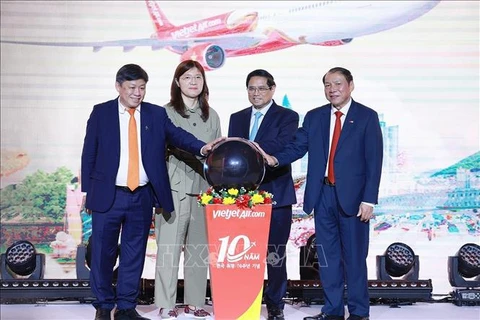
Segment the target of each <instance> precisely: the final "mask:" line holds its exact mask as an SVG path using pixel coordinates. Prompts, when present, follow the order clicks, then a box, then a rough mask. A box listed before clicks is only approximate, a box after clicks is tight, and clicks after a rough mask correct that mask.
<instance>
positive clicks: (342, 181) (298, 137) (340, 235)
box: [264, 67, 383, 320]
mask: <svg viewBox="0 0 480 320" xmlns="http://www.w3.org/2000/svg"><path fill="white" fill-rule="evenodd" d="M323 84H324V91H325V97H326V98H327V100H328V101H330V103H329V104H327V105H324V106H322V107H319V108H315V109H313V110H311V111H309V112H308V113H307V115H306V116H305V120H304V122H303V125H302V127H301V128H299V129H298V131H297V133H296V134H295V139H294V140H293V142H291V143H290V144H288V145H287V146H286V147H285V148H284V149H283V150H282V151H280V152H277V153H275V154H274V155H273V156H270V155H268V154H264V157H265V159H266V161H267V162H268V164H269V165H270V166H274V167H275V166H284V165H285V164H287V163H291V162H293V161H295V160H297V159H300V158H301V157H303V156H304V155H305V154H306V153H307V152H308V169H307V177H308V178H307V182H306V188H305V197H304V206H303V209H304V211H305V212H306V213H311V212H312V210H313V211H314V221H315V236H316V243H317V253H318V257H319V265H320V279H321V281H322V288H323V292H324V297H325V304H324V306H323V307H322V312H321V313H320V314H318V315H315V316H309V317H305V318H304V320H317V319H332V320H337V319H338V320H340V319H341V320H343V319H344V313H345V310H344V309H345V308H344V288H345V285H347V304H348V311H349V317H348V320H367V319H369V313H370V307H369V296H368V278H367V262H366V260H367V255H368V246H369V226H370V225H369V221H370V219H371V218H372V217H373V209H374V205H375V204H376V203H377V201H378V190H379V185H380V176H381V171H382V159H383V139H382V131H381V129H380V123H379V119H378V114H377V112H375V111H374V110H372V109H370V108H368V107H366V106H364V105H362V104H360V103H358V102H356V101H354V100H353V99H352V98H351V93H352V91H353V89H354V83H353V77H352V74H351V73H350V71H348V70H347V69H345V68H341V67H336V68H332V69H330V70H329V71H328V72H327V73H326V74H325V76H324V77H323Z"/></svg>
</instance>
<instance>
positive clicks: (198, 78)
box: [180, 76, 203, 82]
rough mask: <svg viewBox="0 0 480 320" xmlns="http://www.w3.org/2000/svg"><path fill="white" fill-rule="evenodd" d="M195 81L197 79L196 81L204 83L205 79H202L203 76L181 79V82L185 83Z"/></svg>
mask: <svg viewBox="0 0 480 320" xmlns="http://www.w3.org/2000/svg"><path fill="white" fill-rule="evenodd" d="M193 79H195V81H203V77H202V76H195V77H192V76H185V77H180V80H182V81H185V82H191V81H192V80H193Z"/></svg>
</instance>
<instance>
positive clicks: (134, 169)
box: [127, 108, 140, 191]
mask: <svg viewBox="0 0 480 320" xmlns="http://www.w3.org/2000/svg"><path fill="white" fill-rule="evenodd" d="M128 113H130V121H129V122H128V173H127V187H128V188H129V189H130V190H132V191H133V190H135V189H136V188H137V187H138V184H139V181H140V170H139V167H138V140H137V123H136V122H135V116H134V113H135V108H129V109H128Z"/></svg>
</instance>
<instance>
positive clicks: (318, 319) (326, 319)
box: [303, 312, 344, 320]
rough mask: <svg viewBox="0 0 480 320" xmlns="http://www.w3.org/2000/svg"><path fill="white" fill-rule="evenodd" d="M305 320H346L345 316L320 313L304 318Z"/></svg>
mask: <svg viewBox="0 0 480 320" xmlns="http://www.w3.org/2000/svg"><path fill="white" fill-rule="evenodd" d="M303 320H344V318H343V316H331V315H328V314H326V313H323V312H321V313H319V314H317V315H315V316H308V317H305V318H303Z"/></svg>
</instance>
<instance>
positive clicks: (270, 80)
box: [246, 69, 276, 88]
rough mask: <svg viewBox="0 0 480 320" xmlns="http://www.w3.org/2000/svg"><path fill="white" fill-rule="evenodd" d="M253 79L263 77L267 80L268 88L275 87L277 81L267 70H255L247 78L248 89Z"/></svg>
mask: <svg viewBox="0 0 480 320" xmlns="http://www.w3.org/2000/svg"><path fill="white" fill-rule="evenodd" d="M252 77H263V78H267V86H268V87H269V88H271V87H273V86H275V85H276V84H275V80H274V79H273V76H272V75H271V74H270V72H268V71H267V70H263V69H257V70H253V71H252V72H250V73H249V74H248V76H247V81H246V85H247V87H248V83H249V82H250V79H251V78H252Z"/></svg>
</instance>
